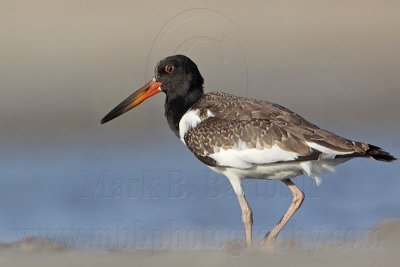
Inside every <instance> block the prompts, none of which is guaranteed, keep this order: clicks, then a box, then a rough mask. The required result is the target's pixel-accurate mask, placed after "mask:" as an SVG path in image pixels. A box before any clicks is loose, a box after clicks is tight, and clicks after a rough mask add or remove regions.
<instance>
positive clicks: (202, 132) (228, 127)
mask: <svg viewBox="0 0 400 267" xmlns="http://www.w3.org/2000/svg"><path fill="white" fill-rule="evenodd" d="M192 109H200V112H201V113H203V114H206V113H207V112H208V111H210V112H211V113H212V114H213V116H214V117H212V118H209V119H207V120H205V121H203V122H202V123H200V124H199V125H198V126H197V127H196V128H193V129H190V130H189V131H188V132H187V133H186V135H185V138H184V139H185V143H186V145H187V146H188V147H189V149H190V150H191V151H192V152H193V153H194V154H195V155H196V156H197V157H198V158H199V159H201V160H202V161H203V162H205V163H206V164H209V165H215V164H216V162H215V161H214V160H213V159H212V158H210V157H209V155H211V154H213V153H215V152H216V151H218V150H219V149H232V148H237V147H238V144H239V143H240V142H242V144H245V145H246V148H249V149H251V148H256V149H267V148H271V147H272V146H273V145H277V146H278V147H279V148H281V149H283V150H285V151H291V152H295V153H296V154H297V155H298V157H297V160H305V159H318V158H319V157H320V156H321V154H325V153H324V152H326V150H332V151H334V152H335V151H336V152H337V155H343V154H346V155H349V156H350V155H353V156H356V155H362V154H365V152H366V150H367V149H368V148H369V147H368V144H366V143H360V142H354V141H351V140H348V139H345V138H342V137H340V136H337V135H335V134H333V133H331V132H328V131H326V130H323V129H320V128H319V127H317V126H316V125H314V124H312V123H309V122H308V121H306V120H305V119H303V118H302V117H301V116H299V115H298V114H296V113H294V112H292V111H290V110H289V109H287V108H284V107H282V106H279V105H276V104H273V103H270V102H267V101H260V100H252V99H246V98H241V97H236V96H232V95H229V94H224V93H209V94H206V95H205V96H204V97H203V98H202V99H201V100H200V101H198V102H197V103H196V104H195V105H194V106H193V107H192ZM310 144H311V146H310ZM313 144H316V145H313ZM318 146H322V148H323V149H319V150H318V149H316V147H318ZM325 148H326V149H325ZM332 156H333V157H334V154H333V155H332Z"/></svg>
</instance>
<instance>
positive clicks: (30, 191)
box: [0, 136, 400, 249]
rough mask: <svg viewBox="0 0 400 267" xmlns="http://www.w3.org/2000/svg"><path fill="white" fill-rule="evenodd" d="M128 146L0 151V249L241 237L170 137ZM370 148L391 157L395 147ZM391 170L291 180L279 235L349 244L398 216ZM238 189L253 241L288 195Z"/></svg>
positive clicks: (273, 184)
mask: <svg viewBox="0 0 400 267" xmlns="http://www.w3.org/2000/svg"><path fill="white" fill-rule="evenodd" d="M364 139H365V138H364ZM370 139H373V140H372V141H375V140H379V139H380V138H378V137H376V136H374V137H371V138H370ZM143 140H146V138H145V137H144V138H143ZM367 140H368V137H367ZM127 142H129V140H120V141H115V140H113V141H110V142H108V143H107V142H103V143H101V144H100V143H98V142H96V141H93V142H91V141H90V140H88V139H86V140H85V142H81V143H79V142H77V143H74V144H70V145H67V144H61V145H55V144H52V145H48V146H44V147H42V148H40V149H35V150H31V149H30V148H29V149H28V148H27V149H24V148H23V147H18V148H12V147H9V148H7V149H6V151H5V153H6V154H7V156H6V157H4V158H3V160H2V163H1V164H2V166H1V173H0V176H1V177H0V211H1V217H0V241H3V242H9V241H14V240H18V239H21V238H23V237H25V236H31V235H33V236H39V237H42V238H48V239H55V240H58V241H61V242H64V243H68V244H69V245H72V246H76V247H79V248H86V249H109V248H129V249H140V248H147V247H156V248H183V247H221V246H222V244H223V243H224V242H226V241H229V240H233V239H235V238H240V239H243V230H242V228H243V227H242V222H241V216H240V208H239V205H238V203H237V200H236V198H235V196H234V194H233V192H232V190H231V188H230V185H229V184H228V182H227V180H226V178H224V177H223V176H221V175H217V174H215V173H213V172H212V171H211V170H210V169H208V168H207V167H206V166H204V165H203V164H201V163H200V162H199V161H198V160H197V159H195V158H194V157H193V156H192V155H191V153H190V152H189V151H188V150H187V149H186V148H185V147H184V146H183V145H182V144H181V143H180V141H179V140H176V139H174V138H166V140H164V141H163V140H161V141H160V140H158V141H155V142H153V143H143V141H138V140H136V141H131V143H132V145H127ZM375 143H376V142H375ZM379 145H380V146H382V147H385V148H387V149H388V150H390V151H391V152H393V153H394V154H395V155H397V156H398V155H400V146H399V145H398V144H397V145H395V144H393V143H390V142H388V143H386V144H385V143H379ZM399 171H400V167H399V163H398V162H396V163H391V164H387V163H382V162H377V161H373V160H368V159H354V160H352V161H349V162H347V163H344V164H342V165H340V166H339V167H337V168H336V172H335V173H329V174H327V175H325V176H324V178H323V182H322V184H321V185H320V186H316V184H315V183H314V182H313V180H312V179H311V178H309V177H307V176H304V177H298V178H296V179H295V183H297V184H298V185H299V186H300V187H301V188H302V189H303V191H304V192H305V195H306V199H305V201H304V203H303V206H302V208H301V209H300V210H299V211H298V213H297V214H296V215H295V216H294V218H293V220H292V221H291V222H290V223H289V225H288V226H287V227H286V228H285V230H284V232H283V233H282V236H283V237H285V236H286V238H290V237H294V238H296V239H299V238H300V239H307V240H308V241H310V240H311V241H312V235H313V234H315V233H316V232H317V233H318V235H319V234H321V235H322V236H325V237H327V238H332V239H338V238H339V239H340V238H343V239H346V238H347V239H348V238H351V237H352V236H353V235H354V236H363V235H365V233H368V232H369V231H370V230H371V229H372V227H373V226H374V225H376V224H377V223H378V222H380V221H382V220H384V219H387V218H396V217H400V194H399V190H400V174H399ZM244 188H245V192H246V195H247V198H248V200H249V202H250V205H251V207H252V209H253V212H254V230H255V235H256V237H261V236H262V235H263V234H265V232H267V230H268V229H269V228H270V227H272V226H273V225H274V224H275V223H276V222H277V221H278V220H279V219H280V218H281V216H282V215H283V213H284V211H285V210H286V208H287V207H288V205H289V203H290V195H289V191H288V190H287V189H286V188H285V187H284V186H283V184H282V183H280V182H277V181H259V180H258V181H256V180H247V181H245V182H244Z"/></svg>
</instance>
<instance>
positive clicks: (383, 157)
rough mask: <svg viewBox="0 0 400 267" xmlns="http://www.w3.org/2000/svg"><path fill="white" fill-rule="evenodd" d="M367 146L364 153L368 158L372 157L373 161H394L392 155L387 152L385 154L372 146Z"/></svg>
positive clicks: (380, 149)
mask: <svg viewBox="0 0 400 267" xmlns="http://www.w3.org/2000/svg"><path fill="white" fill-rule="evenodd" d="M368 146H369V148H368V150H367V151H366V152H365V153H366V154H367V155H368V156H370V157H372V158H373V159H376V160H379V161H386V162H391V161H394V160H396V158H395V157H394V156H393V155H391V154H390V153H389V152H386V151H385V150H383V149H382V148H380V147H377V146H374V145H368Z"/></svg>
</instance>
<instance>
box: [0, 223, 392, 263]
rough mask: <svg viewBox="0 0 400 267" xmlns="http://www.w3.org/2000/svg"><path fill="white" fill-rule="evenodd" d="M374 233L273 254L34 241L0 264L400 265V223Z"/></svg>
mask: <svg viewBox="0 0 400 267" xmlns="http://www.w3.org/2000/svg"><path fill="white" fill-rule="evenodd" d="M375 229H376V230H377V231H379V235H378V237H379V239H377V240H374V241H373V242H372V243H371V242H370V241H369V240H364V241H365V242H363V244H365V245H364V246H354V244H350V243H347V244H343V243H340V244H339V243H337V242H336V243H335V242H332V241H331V242H330V243H324V245H323V246H318V247H316V248H312V247H307V248H306V247H297V246H296V245H295V244H287V245H282V244H281V245H280V246H279V247H278V248H277V249H275V250H272V251H263V250H260V249H252V250H244V249H241V248H239V247H237V246H235V243H231V244H227V245H226V247H225V248H224V249H216V250H200V249H180V250H173V249H169V250H156V251H151V250H140V251H139V250H134V251H130V250H115V251H109V250H107V251H104V250H103V251H93V250H90V251H88V250H76V249H73V248H67V247H66V246H63V245H62V244H59V243H56V242H52V241H49V240H40V239H38V238H34V237H31V238H27V239H25V240H22V241H18V242H15V243H11V244H2V245H1V246H0V247H1V249H0V266H15V267H19V266H43V267H46V266H61V267H62V266H98V267H100V266H222V265H223V266H245V265H249V264H250V265H255V266H260V265H267V266H273V265H277V264H279V265H280V266H293V265H297V266H338V265H341V266H398V265H397V264H398V256H397V253H399V251H400V221H399V220H388V221H386V222H383V223H381V224H379V225H378V226H376V228H375ZM365 238H367V237H365ZM368 244H369V245H368Z"/></svg>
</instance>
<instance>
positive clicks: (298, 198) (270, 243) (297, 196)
mask: <svg viewBox="0 0 400 267" xmlns="http://www.w3.org/2000/svg"><path fill="white" fill-rule="evenodd" d="M282 182H283V183H284V184H285V185H287V186H288V188H289V189H290V191H291V192H292V194H293V199H292V203H291V204H290V206H289V208H288V210H287V211H286V213H285V215H283V217H282V219H281V220H280V221H279V222H278V223H277V224H276V225H275V226H274V228H272V229H271V231H269V232H268V233H267V234H266V235H265V237H264V239H263V240H261V242H260V246H261V247H264V248H272V247H274V245H275V242H276V239H277V237H278V234H279V232H280V231H281V230H282V228H283V227H284V226H285V225H286V223H287V222H288V221H289V220H290V218H292V216H293V214H295V212H296V211H297V210H298V209H299V208H300V206H301V204H302V203H303V200H304V193H303V192H301V190H300V189H299V188H298V187H297V186H296V185H295V184H294V183H293V182H292V181H291V180H290V179H285V180H282Z"/></svg>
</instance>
